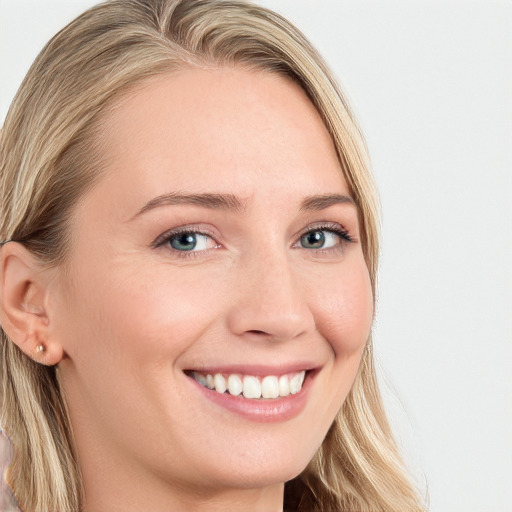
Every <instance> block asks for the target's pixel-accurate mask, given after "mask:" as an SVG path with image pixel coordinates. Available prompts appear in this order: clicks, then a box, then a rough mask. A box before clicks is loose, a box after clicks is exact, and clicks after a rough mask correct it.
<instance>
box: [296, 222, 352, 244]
mask: <svg viewBox="0 0 512 512" xmlns="http://www.w3.org/2000/svg"><path fill="white" fill-rule="evenodd" d="M311 231H330V232H332V233H335V234H337V235H339V236H340V237H341V238H343V240H344V241H346V242H355V241H356V240H355V238H354V237H353V236H352V235H351V234H350V233H349V230H348V229H346V228H345V227H344V226H343V225H342V224H340V223H338V222H332V221H327V222H322V221H320V222H314V223H313V224H310V225H308V226H307V227H306V228H304V229H303V230H301V231H299V233H298V234H297V235H295V238H296V239H297V242H295V244H297V243H298V242H299V241H300V239H301V238H302V237H303V236H304V235H305V234H307V233H309V232H311Z"/></svg>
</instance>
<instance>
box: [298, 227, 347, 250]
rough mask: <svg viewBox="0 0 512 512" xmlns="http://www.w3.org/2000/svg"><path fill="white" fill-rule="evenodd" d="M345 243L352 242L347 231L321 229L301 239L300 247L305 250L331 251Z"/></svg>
mask: <svg viewBox="0 0 512 512" xmlns="http://www.w3.org/2000/svg"><path fill="white" fill-rule="evenodd" d="M344 241H351V238H350V237H349V236H348V234H347V233H346V232H345V231H341V230H339V229H336V230H334V229H325V228H321V229H313V230H311V231H308V232H307V233H304V234H303V235H302V236H301V237H300V246H301V247H302V248H303V249H330V248H332V247H336V246H339V245H341V243H343V242H344Z"/></svg>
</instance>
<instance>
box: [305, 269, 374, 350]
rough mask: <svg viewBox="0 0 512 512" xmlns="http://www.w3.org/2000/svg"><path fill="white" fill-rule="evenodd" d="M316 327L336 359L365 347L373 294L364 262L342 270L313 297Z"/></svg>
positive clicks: (369, 327)
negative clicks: (322, 290) (321, 291)
mask: <svg viewBox="0 0 512 512" xmlns="http://www.w3.org/2000/svg"><path fill="white" fill-rule="evenodd" d="M312 309H314V312H315V318H316V319H317V328H318V330H319V332H320V334H322V336H323V337H324V338H325V339H326V340H328V342H329V343H330V345H331V347H332V349H333V351H334V353H335V355H336V356H342V357H349V356H350V355H352V354H354V353H359V352H360V351H361V350H362V349H363V348H364V346H365V344H366V342H367V340H368V336H369V334H370V330H371V325H372V320H373V294H372V288H371V281H370V276H369V274H368V269H367V268H366V265H365V264H364V262H358V263H357V264H354V265H350V267H349V268H344V269H343V270H342V271H341V272H339V273H338V274H337V275H336V276H335V277H333V278H332V279H330V280H329V281H328V285H327V286H326V289H324V292H323V293H318V292H317V294H316V296H315V300H314V305H312Z"/></svg>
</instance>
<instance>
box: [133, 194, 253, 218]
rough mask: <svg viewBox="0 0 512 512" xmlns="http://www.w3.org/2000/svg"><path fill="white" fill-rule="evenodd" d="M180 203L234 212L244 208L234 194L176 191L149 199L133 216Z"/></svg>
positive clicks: (243, 204)
mask: <svg viewBox="0 0 512 512" xmlns="http://www.w3.org/2000/svg"><path fill="white" fill-rule="evenodd" d="M180 204H189V205H190V204H191V205H196V206H202V207H204V208H211V209H214V210H228V211H235V212H241V211H242V210H243V209H244V208H245V203H244V201H242V200H241V199H240V198H238V197H237V196H235V195H234V194H211V193H201V194H180V193H178V192H171V193H169V194H163V195H161V196H158V197H155V198H154V199H151V201H149V202H148V203H146V204H145V205H144V206H143V207H142V208H141V209H140V210H139V211H138V212H137V213H136V214H135V217H137V216H138V215H140V214H142V213H145V212H147V211H149V210H153V209H154V208H158V207H160V206H173V205H180Z"/></svg>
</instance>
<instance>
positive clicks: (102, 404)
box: [6, 67, 373, 512]
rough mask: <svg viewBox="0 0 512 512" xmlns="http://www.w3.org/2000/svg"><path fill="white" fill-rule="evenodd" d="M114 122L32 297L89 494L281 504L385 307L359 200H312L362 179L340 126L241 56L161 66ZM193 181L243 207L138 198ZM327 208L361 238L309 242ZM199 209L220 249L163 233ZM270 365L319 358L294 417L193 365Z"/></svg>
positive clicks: (95, 505) (127, 506)
mask: <svg viewBox="0 0 512 512" xmlns="http://www.w3.org/2000/svg"><path fill="white" fill-rule="evenodd" d="M102 130H103V133H102V140H103V141H104V142H105V144H104V147H105V148H106V149H105V151H106V154H105V155H104V156H105V161H106V162H107V164H106V167H105V169H104V175H103V177H102V178H101V179H100V180H99V181H98V182H97V183H96V184H95V185H94V187H93V188H92V189H91V190H89V191H88V192H87V193H86V195H85V196H84V197H83V198H82V200H81V201H80V203H79V204H78V205H77V208H76V211H75V212H74V214H73V217H72V221H71V230H72V233H73V243H72V249H71V253H70V255H69V259H68V261H67V263H66V266H65V268H63V269H57V270H56V271H50V270H48V271H47V272H54V274H52V276H51V278H48V279H47V280H46V281H45V282H46V285H45V287H46V288H45V291H44V293H43V292H41V293H38V292H36V291H33V292H32V294H31V296H30V297H29V299H31V300H32V302H34V303H37V301H38V300H39V299H38V297H40V296H41V295H44V300H43V299H40V303H41V304H43V303H44V306H40V309H38V310H37V314H38V315H39V316H41V317H44V318H45V322H44V326H45V327H44V329H46V330H45V331H44V333H45V334H44V342H45V343H46V344H47V346H48V352H47V354H46V356H41V357H47V358H48V360H47V361H46V362H51V363H55V362H58V363H59V366H58V375H59V380H60V383H61V386H62V389H63V392H64V394H65V396H66V398H67V401H68V403H69V409H70V415H71V421H72V424H73V429H74V434H75V440H76V447H77V452H78V458H79V464H80V467H81V470H82V473H83V478H84V488H85V493H86V502H85V507H84V511H85V512H103V511H105V512H106V511H109V512H112V511H114V512H116V511H119V512H121V511H123V512H124V511H126V510H130V511H143V510H144V511H146V510H151V511H153V512H167V511H169V510H173V511H178V512H179V511H186V510H187V511H188V510H195V511H203V510H208V511H217V510H218V511H221V510H222V511H225V510H230V511H249V510H251V511H265V512H269V511H278V510H282V502H283V489H284V482H285V481H287V480H289V479H291V478H293V477H295V476H296V475H297V474H299V473H300V472H301V471H302V470H303V469H304V468H305V467H306V465H307V464H308V462H309V461H310V460H311V458H312V457H313V456H314V454H315V452H316V451H317V449H318V448H319V446H320V445H321V443H322V441H323V439H324V437H325V435H326V432H327V430H328V428H329V426H330V425H331V424H332V421H333V419H334V417H335V415H336V414H337V412H338V410H339V409H340V407H341V405H342V403H343V401H344V399H345V398H346V396H347V394H348V392H349V390H350V387H351V385H352V383H353V381H354V378H355V375H356V373H357V370H358V367H359V363H360V360H361V356H362V353H363V350H364V346H365V343H366V340H367V338H368V335H369V332H370V328H371V322H372V315H373V306H372V303H373V301H372V292H371V286H370V279H369V275H368V270H367V268H366V265H365V261H364V257H363V252H362V248H361V244H360V241H359V237H360V235H359V224H358V215H357V209H356V207H355V206H354V204H351V203H350V202H344V203H337V204H333V205H331V206H328V207H326V208H321V209H319V210H315V211H313V210H302V209H301V203H302V202H303V201H304V200H305V199H306V198H308V197H310V196H314V195H320V196H322V195H325V194H340V195H345V196H349V189H348V186H347V183H346V181H345V179H344V178H343V175H342V172H341V169H340V165H339V162H338V159H337V157H336V152H335V149H334V146H333V144H332V141H331V138H330V136H329V134H328V132H327V130H326V129H325V127H324V125H323V123H322V120H321V118H320V117H319V115H318V113H317V112H316V110H315V108H314V107H313V105H312V104H311V102H310V101H309V100H308V98H307V97H306V95H305V94H304V92H303V91H302V90H301V89H300V88H299V87H298V86H297V85H296V84H294V83H293V82H291V81H289V80H288V79H286V78H283V77H281V76H278V75H274V74H269V73H264V72H254V71H248V70H244V69H241V68H236V67H235V68H219V69H208V70H206V69H190V70H182V71H180V72H179V73H174V74H170V75H166V76H162V77H160V78H158V79H156V80H153V81H152V82H150V83H148V84H146V85H145V86H144V87H142V88H139V89H138V90H136V91H134V92H133V93H131V94H130V95H129V96H128V97H127V98H124V99H123V101H122V102H120V103H119V105H118V106H117V108H115V109H114V110H113V111H112V113H110V114H109V116H108V118H107V119H106V120H105V123H104V125H103V128H102ZM177 192H179V193H187V194H191V193H192V194H198V193H215V194H232V195H235V196H236V197H237V198H239V200H240V203H241V208H239V209H238V210H236V211H235V210H228V209H225V208H219V207H215V208H212V207H208V206H201V205H197V204H174V205H161V206H158V207H155V208H151V209H148V210H147V211H145V212H143V213H139V212H140V210H141V209H142V208H143V207H144V205H146V204H147V203H148V202H149V201H151V200H153V199H154V198H156V197H158V196H161V195H162V194H168V193H177ZM326 223H327V224H328V226H329V228H332V226H334V225H335V226H340V227H342V228H343V229H344V230H345V231H346V232H347V233H348V236H349V237H350V238H351V241H345V240H344V239H343V238H341V237H340V236H339V235H337V234H333V233H331V232H330V231H329V230H328V229H327V230H326V229H325V228H324V231H323V233H324V235H326V236H327V237H328V243H327V245H330V246H329V247H326V248H320V249H315V248H309V247H304V246H303V245H302V241H303V238H301V237H302V235H303V234H304V233H305V232H308V231H311V230H315V229H316V230H317V231H318V230H319V228H320V227H323V226H325V224H326ZM181 226H187V229H189V230H190V231H193V230H196V231H200V232H206V233H207V235H208V236H207V237H205V238H202V239H201V240H202V243H203V246H201V247H203V248H204V250H199V249H198V250H196V251H193V252H189V253H186V254H185V255H184V252H183V251H182V252H179V251H177V250H176V249H173V248H172V247H171V246H170V245H169V244H168V243H167V244H166V243H163V244H161V245H159V246H158V247H155V240H157V239H158V237H160V236H161V235H162V234H164V233H166V232H167V231H169V230H172V229H175V228H179V227H181ZM6 250H12V251H16V249H15V248H14V249H6ZM11 266H12V267H13V268H14V269H15V268H17V267H16V265H14V264H13V265H11ZM18 273H19V272H18ZM13 279H14V278H13ZM41 329H42V328H41ZM25 338H26V336H25ZM34 343H35V342H34ZM26 350H28V349H26ZM30 350H31V351H32V353H33V347H32V348H31V349H30ZM51 358H54V359H56V360H51ZM269 362H271V363H272V364H275V365H282V366H283V367H285V366H286V365H290V364H294V363H296V362H301V363H304V364H306V363H307V364H308V365H309V366H310V367H314V368H316V370H317V371H316V374H315V377H314V380H312V382H311V385H310V387H309V391H308V396H307V402H306V405H305V407H304V409H303V410H302V411H301V412H300V413H299V414H298V415H296V416H295V417H293V418H291V419H288V420H286V421H278V422H271V423H268V422H259V421H252V420H250V419H248V418H246V417H244V416H242V415H240V414H237V413H235V412H232V411H229V410H227V409H225V408H224V407H221V406H219V405H218V404H216V403H213V402H211V401H209V400H206V399H205V398H204V396H203V394H202V393H201V391H200V390H199V388H198V387H197V385H196V383H195V382H194V381H192V379H190V378H189V377H188V376H187V375H186V374H185V373H184V370H187V369H191V368H201V367H205V366H212V367H215V366H219V365H238V366H241V367H242V368H243V366H244V365H253V364H260V365H269V364H270V363H269ZM313 418H314V421H312V419H313Z"/></svg>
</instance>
